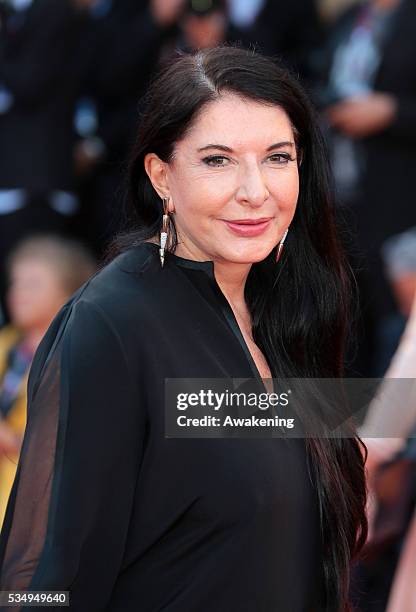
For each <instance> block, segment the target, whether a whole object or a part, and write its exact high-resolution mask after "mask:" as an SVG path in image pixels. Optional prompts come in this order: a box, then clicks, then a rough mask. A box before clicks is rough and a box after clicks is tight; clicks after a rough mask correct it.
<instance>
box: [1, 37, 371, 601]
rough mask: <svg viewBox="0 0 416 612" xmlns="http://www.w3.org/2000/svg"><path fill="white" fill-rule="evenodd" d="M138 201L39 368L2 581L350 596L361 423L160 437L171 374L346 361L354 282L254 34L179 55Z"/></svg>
mask: <svg viewBox="0 0 416 612" xmlns="http://www.w3.org/2000/svg"><path fill="white" fill-rule="evenodd" d="M130 196H131V203H132V211H133V212H134V213H135V216H136V217H135V219H134V220H132V227H134V226H135V227H136V228H139V229H137V230H136V231H134V230H133V231H132V232H130V233H129V234H128V235H127V236H125V237H124V238H120V239H119V241H118V245H117V246H118V248H119V249H121V250H122V251H123V252H122V253H121V254H119V255H118V256H117V257H116V258H115V259H114V260H113V261H112V262H111V263H110V264H109V265H107V266H106V267H105V268H104V269H103V270H102V271H101V272H100V273H99V274H98V275H96V276H95V277H94V278H93V279H92V280H91V281H90V282H89V283H88V284H87V285H86V286H84V288H83V289H82V290H80V291H79V292H78V293H76V294H75V296H74V297H73V299H72V300H71V301H70V302H69V303H68V304H67V306H66V307H65V308H64V309H63V310H62V311H61V312H60V314H59V316H58V317H57V318H56V319H55V321H54V323H53V325H52V326H51V328H50V330H49V332H48V334H47V335H46V336H45V339H44V341H43V343H42V345H41V347H40V350H39V351H38V353H37V357H36V360H35V363H34V365H33V368H32V372H31V378H30V384H29V397H30V402H31V410H30V413H29V424H28V428H27V434H26V438H25V442H24V450H23V453H22V459H21V463H20V468H19V474H18V477H17V479H16V482H15V486H14V490H13V494H12V498H11V502H10V503H9V507H8V513H7V517H6V526H5V531H4V533H3V538H2V551H1V559H2V562H1V563H2V565H1V567H2V580H1V588H2V589H12V588H13V589H16V588H20V589H25V588H28V587H29V586H30V588H31V589H34V590H36V589H44V588H48V589H61V590H63V589H69V590H70V597H71V609H73V610H87V609H88V610H91V611H92V610H103V609H106V610H111V611H112V612H113V611H115V610H120V611H121V610H123V612H124V611H126V610H137V609H138V608H140V610H141V611H149V612H150V611H151V612H154V611H156V610H162V609H163V610H166V611H167V610H169V612H173V611H180V612H185V611H186V612H191V611H198V612H204V611H209V612H212V611H213V610H215V611H222V612H230V611H234V610H235V611H237V610H238V611H239V612H240V611H243V610H247V611H250V612H252V611H253V610H262V611H264V612H274V611H276V610H279V612H280V611H282V612H283V611H287V612H295V611H296V610H298V611H299V612H300V611H301V610H330V611H331V612H333V611H334V610H346V609H348V603H347V592H348V581H349V565H350V561H351V558H352V556H353V554H354V553H355V552H356V551H357V550H358V549H359V548H360V546H361V544H362V541H363V539H364V538H365V531H366V522H365V515H364V507H365V487H364V472H363V455H362V452H361V449H360V446H359V444H358V442H357V440H356V439H349V440H320V439H315V440H314V439H310V440H309V441H308V442H307V444H305V442H304V441H303V440H291V441H289V440H276V439H272V440H270V439H269V440H264V439H263V440H259V439H257V440H254V439H235V438H234V439H186V440H184V439H177V438H165V437H164V381H165V379H166V378H250V377H251V378H253V377H255V378H257V379H260V377H262V378H268V377H270V376H317V375H319V376H339V375H340V373H341V370H342V344H343V336H344V321H345V316H346V315H345V310H344V308H345V304H346V299H345V291H346V289H347V286H346V276H345V273H344V268H343V263H342V258H341V254H340V250H339V246H338V243H337V240H336V237H335V233H334V226H333V221H332V213H331V207H330V198H329V191H328V178H327V165H326V158H325V154H324V150H323V145H322V140H321V138H320V135H319V133H318V131H317V127H316V122H315V118H314V116H313V114H312V111H311V109H310V106H309V103H308V101H307V99H306V97H305V95H304V93H303V92H302V90H301V89H300V87H299V85H298V84H297V83H296V82H295V81H294V80H293V79H292V78H291V77H290V76H289V75H288V74H287V73H286V72H285V71H284V70H283V69H281V68H279V67H277V66H276V65H275V64H274V63H272V62H271V61H270V60H268V59H266V58H263V57H261V56H259V55H257V54H255V53H252V52H249V51H245V50H243V49H235V48H227V47H224V48H221V47H220V48H215V49H213V50H210V51H204V52H199V53H197V54H195V55H183V56H182V57H179V58H178V59H177V60H176V61H175V62H174V63H173V64H172V65H171V66H170V67H168V68H166V69H165V70H164V71H163V73H162V74H161V75H160V76H159V77H158V79H156V80H155V81H154V83H153V85H152V87H151V88H150V90H149V93H148V97H147V101H146V110H145V112H144V114H143V117H142V119H141V124H140V129H139V134H138V140H137V144H136V147H135V151H134V155H133V158H132V162H131V167H130ZM162 198H163V203H164V210H163V208H162ZM163 212H164V213H165V219H163V220H162V215H163ZM166 234H167V235H168V236H167V244H166V248H163V243H164V241H165V238H166ZM286 235H287V241H286V244H287V246H286V244H285V250H284V251H283V250H282V242H283V239H284V236H286ZM159 237H160V238H161V242H162V245H161V248H160V247H159V244H158V241H159ZM175 246H176V248H175ZM279 257H280V261H278V262H276V259H277V258H279ZM40 458H41V461H40V460H39V459H40ZM29 464H30V466H31V468H30V469H31V470H32V472H31V473H30V474H29ZM34 525H35V526H36V529H34V528H33V526H34Z"/></svg>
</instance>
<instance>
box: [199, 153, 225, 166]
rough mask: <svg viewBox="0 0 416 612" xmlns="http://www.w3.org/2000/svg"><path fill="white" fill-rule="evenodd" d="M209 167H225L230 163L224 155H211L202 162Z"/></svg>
mask: <svg viewBox="0 0 416 612" xmlns="http://www.w3.org/2000/svg"><path fill="white" fill-rule="evenodd" d="M202 161H203V162H204V163H205V164H207V166H216V167H220V166H225V165H226V163H227V162H228V158H227V157H224V156H223V155H210V156H209V157H205V158H204V159H203V160H202Z"/></svg>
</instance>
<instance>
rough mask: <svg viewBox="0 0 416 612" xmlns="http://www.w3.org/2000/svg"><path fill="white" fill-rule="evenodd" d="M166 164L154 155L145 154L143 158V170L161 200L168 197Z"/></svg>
mask: <svg viewBox="0 0 416 612" xmlns="http://www.w3.org/2000/svg"><path fill="white" fill-rule="evenodd" d="M166 165H167V164H166V162H164V161H162V160H161V159H160V158H159V157H158V156H157V155H156V153H147V155H146V156H145V158H144V169H145V170H146V174H147V176H148V177H149V179H150V182H151V183H152V185H153V188H154V189H155V191H156V192H157V194H158V195H159V197H161V198H163V197H166V196H168V195H169V187H168V183H167V173H166Z"/></svg>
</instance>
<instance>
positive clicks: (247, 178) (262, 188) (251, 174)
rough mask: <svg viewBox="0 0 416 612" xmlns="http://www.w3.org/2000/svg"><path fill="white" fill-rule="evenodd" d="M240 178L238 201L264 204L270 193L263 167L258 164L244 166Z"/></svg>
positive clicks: (254, 204) (256, 204) (255, 204)
mask: <svg viewBox="0 0 416 612" xmlns="http://www.w3.org/2000/svg"><path fill="white" fill-rule="evenodd" d="M238 180H239V184H238V189H237V193H236V200H237V202H240V203H241V204H248V205H250V206H255V207H258V206H262V205H263V204H264V202H265V201H266V200H267V198H268V197H269V195H270V194H269V191H268V189H267V185H266V182H265V179H264V176H263V173H262V171H261V168H259V167H258V165H257V164H255V165H254V164H253V165H252V166H250V167H247V166H246V167H244V168H242V169H241V171H240V173H239V179H238Z"/></svg>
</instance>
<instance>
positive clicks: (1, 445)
mask: <svg viewBox="0 0 416 612" xmlns="http://www.w3.org/2000/svg"><path fill="white" fill-rule="evenodd" d="M94 271H95V264H94V260H93V259H92V257H91V256H90V255H89V253H88V252H87V251H86V250H85V248H84V247H83V246H82V245H80V244H78V243H77V242H73V241H70V240H68V239H62V238H58V237H54V236H34V237H30V238H27V239H25V240H24V241H22V242H21V243H19V244H18V245H17V246H16V247H15V249H14V250H13V251H12V252H11V254H10V256H9V259H8V262H7V272H8V279H9V287H8V291H7V300H8V305H9V310H10V317H11V322H10V324H9V325H7V326H6V327H4V328H3V329H2V330H1V331H0V525H1V524H2V522H3V517H4V512H5V509H6V504H7V500H8V497H9V493H10V489H11V486H12V484H13V480H14V476H15V472H16V464H17V460H18V455H19V451H20V446H21V442H22V438H23V433H24V429H25V425H26V402H27V397H26V386H27V378H28V372H29V368H30V365H31V363H32V358H33V355H34V353H35V351H36V349H37V347H38V345H39V343H40V341H41V339H42V337H43V335H44V334H45V332H46V330H47V329H48V327H49V325H50V323H51V321H52V319H53V318H54V316H55V314H56V313H57V312H58V310H59V309H60V308H61V307H62V306H63V304H64V303H65V302H66V301H67V300H68V299H69V297H70V296H71V294H72V293H74V292H75V291H76V290H77V289H78V288H79V287H80V286H81V285H82V284H83V283H84V282H85V281H86V280H87V279H88V278H89V277H90V276H91V275H92V274H93V273H94Z"/></svg>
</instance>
